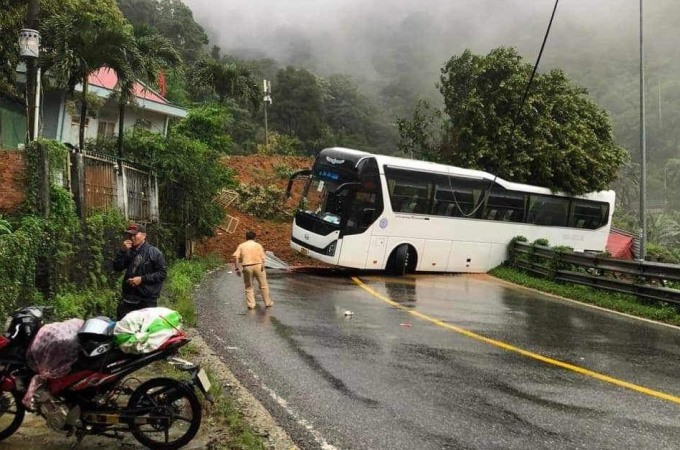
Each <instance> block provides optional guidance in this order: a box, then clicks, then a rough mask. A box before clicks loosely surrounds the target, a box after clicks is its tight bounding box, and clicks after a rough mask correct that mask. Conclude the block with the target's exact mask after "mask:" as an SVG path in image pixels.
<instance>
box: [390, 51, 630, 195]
mask: <svg viewBox="0 0 680 450" xmlns="http://www.w3.org/2000/svg"><path fill="white" fill-rule="evenodd" d="M531 70H532V67H531V65H530V64H528V63H526V62H524V61H523V60H522V58H521V56H520V55H519V54H518V53H517V51H516V50H515V49H512V48H497V49H494V50H492V51H491V52H490V53H489V54H488V55H486V56H479V55H475V54H473V53H472V52H470V51H469V50H466V51H465V52H463V53H462V54H461V55H459V56H454V57H452V58H451V59H450V60H449V61H448V62H447V63H446V65H445V66H444V67H443V68H442V75H441V80H440V92H441V94H442V96H443V97H444V105H445V108H444V113H445V117H444V119H445V120H444V121H443V123H442V124H441V135H440V137H439V139H438V141H437V142H436V143H435V145H434V151H433V149H432V148H430V149H424V150H423V149H420V148H415V149H412V150H414V151H415V153H416V154H423V153H428V152H429V154H428V155H427V156H428V157H430V158H432V157H434V158H436V159H438V160H440V161H443V162H446V163H451V164H454V165H459V166H463V167H469V168H476V169H482V170H486V171H489V172H492V173H496V174H498V175H499V176H500V177H503V178H506V179H508V180H512V181H516V182H521V183H530V184H536V185H539V186H545V187H549V188H551V189H554V190H561V191H567V192H572V193H574V194H581V193H584V192H589V191H596V190H601V189H606V188H607V187H608V186H609V184H610V183H611V182H612V181H613V180H614V179H616V176H617V173H618V170H619V168H620V167H621V165H622V164H623V163H624V162H625V161H626V159H627V158H626V152H625V150H624V149H623V148H621V147H620V146H618V145H616V144H615V143H614V139H613V136H612V127H611V123H610V121H609V117H608V115H607V113H606V112H605V111H604V110H603V109H601V108H600V107H598V106H597V105H596V104H595V102H593V101H592V100H591V99H590V98H589V97H588V95H587V91H586V90H585V89H583V88H580V87H578V86H576V85H574V84H572V83H571V81H570V80H569V79H568V77H567V76H566V74H565V73H564V72H563V71H561V70H552V71H550V72H548V73H545V74H538V75H537V76H536V78H535V80H534V85H533V86H532V88H531V91H530V93H529V95H528V97H527V99H526V104H524V105H523V106H522V108H521V110H520V109H519V108H520V103H521V99H522V95H523V93H524V90H525V87H526V85H527V81H528V79H529V76H530V74H531ZM423 122H424V123H427V122H428V121H427V120H425V121H423ZM400 125H401V127H400V128H401V131H402V137H404V138H406V139H405V140H403V141H402V148H403V149H404V150H406V151H408V150H409V148H408V146H409V144H412V143H413V141H409V139H408V136H407V133H405V131H407V130H408V129H409V126H410V125H413V123H410V124H409V122H404V121H402V122H401V123H400ZM426 134H427V133H425V134H423V135H426ZM433 153H434V154H433Z"/></svg>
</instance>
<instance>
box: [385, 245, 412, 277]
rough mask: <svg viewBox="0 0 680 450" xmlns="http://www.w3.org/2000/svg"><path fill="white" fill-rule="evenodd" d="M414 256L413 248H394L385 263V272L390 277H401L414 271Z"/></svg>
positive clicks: (407, 246)
mask: <svg viewBox="0 0 680 450" xmlns="http://www.w3.org/2000/svg"><path fill="white" fill-rule="evenodd" d="M415 262H416V255H415V251H414V250H413V248H412V247H411V246H410V245H408V244H402V245H400V246H399V247H397V248H395V249H394V250H393V251H392V254H391V255H390V259H389V260H388V262H387V272H388V273H389V274H390V275H395V276H398V277H401V276H403V275H405V274H406V273H407V272H414V271H415V266H416V265H415Z"/></svg>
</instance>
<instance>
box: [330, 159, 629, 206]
mask: <svg viewBox="0 0 680 450" xmlns="http://www.w3.org/2000/svg"><path fill="white" fill-rule="evenodd" d="M326 150H332V151H333V153H345V152H346V153H347V155H351V156H352V157H354V158H357V157H359V158H360V159H359V160H361V159H363V158H368V157H373V158H375V159H376V162H377V163H378V166H379V167H380V171H381V172H383V170H384V167H385V166H389V167H394V168H401V169H406V170H416V171H421V172H432V173H438V174H448V175H459V176H463V177H467V178H477V179H483V180H489V181H493V180H494V178H495V175H493V174H491V173H488V172H483V171H481V170H474V169H464V168H462V167H456V166H447V165H444V164H438V163H433V162H429V161H420V160H417V159H409V158H398V157H396V156H387V155H378V154H373V153H367V152H363V151H359V150H353V149H349V148H342V147H333V148H332V149H326ZM324 151H325V150H324ZM383 173H384V172H383ZM495 181H496V183H497V184H499V185H501V186H503V187H504V188H505V189H508V190H511V191H521V192H528V193H534V194H544V195H559V196H564V197H577V198H585V199H588V200H600V201H606V202H609V203H613V202H614V198H615V195H616V194H615V193H614V191H611V190H609V191H600V192H592V193H589V194H584V195H576V196H574V195H570V194H567V193H564V192H553V191H552V190H550V189H549V188H545V187H540V186H534V185H531V184H522V183H513V182H512V181H507V180H504V179H502V178H495Z"/></svg>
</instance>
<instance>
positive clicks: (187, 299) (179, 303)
mask: <svg viewBox="0 0 680 450" xmlns="http://www.w3.org/2000/svg"><path fill="white" fill-rule="evenodd" d="M221 264H222V261H221V260H220V259H219V257H217V256H215V255H211V256H208V257H205V258H195V259H186V260H180V261H176V262H175V263H173V264H172V266H171V267H170V269H169V270H168V281H167V282H166V285H165V290H166V298H164V299H163V302H162V303H163V304H166V305H167V306H168V307H170V308H173V309H175V310H176V311H178V312H179V313H180V314H181V315H182V317H183V319H184V323H186V324H188V325H190V326H195V325H196V307H195V305H194V300H193V291H194V286H195V285H196V284H198V283H200V282H201V280H202V279H203V277H204V276H205V274H206V272H207V271H208V270H211V269H213V268H215V267H219V266H220V265H221Z"/></svg>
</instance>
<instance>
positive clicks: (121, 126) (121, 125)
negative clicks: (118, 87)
mask: <svg viewBox="0 0 680 450" xmlns="http://www.w3.org/2000/svg"><path fill="white" fill-rule="evenodd" d="M126 103H127V99H126V98H125V96H123V95H122V94H121V98H120V102H119V103H118V140H117V147H118V171H119V172H120V173H122V172H123V138H124V136H125V106H126Z"/></svg>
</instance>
